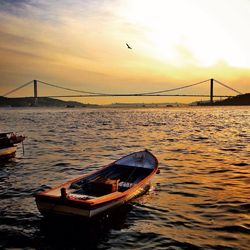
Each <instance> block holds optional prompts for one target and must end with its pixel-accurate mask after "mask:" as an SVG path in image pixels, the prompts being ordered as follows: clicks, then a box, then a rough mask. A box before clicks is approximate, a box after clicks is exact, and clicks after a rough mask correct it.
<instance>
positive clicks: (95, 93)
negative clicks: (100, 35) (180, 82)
mask: <svg viewBox="0 0 250 250" xmlns="http://www.w3.org/2000/svg"><path fill="white" fill-rule="evenodd" d="M208 81H210V79H207V80H205V81H200V82H197V83H193V84H189V85H185V86H182V87H178V88H172V89H165V90H161V91H154V92H144V93H132V94H119V93H118V94H114V93H112V94H110V93H97V92H89V91H82V90H77V89H72V88H65V87H61V86H59V85H56V84H52V83H47V82H43V81H40V80H38V82H40V83H43V84H45V85H48V86H52V87H55V88H59V89H64V90H69V91H73V92H77V93H84V94H91V95H97V96H98V95H101V96H105V95H107V96H111V95H117V96H122V95H127V96H132V95H137V96H143V95H155V94H160V93H166V92H171V91H175V90H180V89H185V88H189V87H192V86H196V85H199V84H202V83H204V82H208Z"/></svg>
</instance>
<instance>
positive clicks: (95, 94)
mask: <svg viewBox="0 0 250 250" xmlns="http://www.w3.org/2000/svg"><path fill="white" fill-rule="evenodd" d="M204 83H207V84H209V85H210V92H209V93H208V94H171V93H170V92H174V91H179V90H182V89H187V88H191V87H194V86H198V85H201V84H204ZM215 83H216V84H219V85H221V86H223V87H225V88H227V89H229V90H230V91H232V92H234V93H236V94H237V95H238V94H242V93H241V92H239V91H238V90H236V89H234V88H232V87H230V86H228V85H227V84H225V83H222V82H220V81H218V80H216V79H213V78H211V79H207V80H204V81H200V82H196V83H193V84H188V85H184V86H180V87H177V88H170V89H165V90H160V91H152V92H144V93H130V94H124V93H116V94H115V93H98V92H91V91H84V90H78V89H72V88H67V87H63V86H61V85H59V84H52V83H48V82H44V81H40V80H32V81H29V82H27V83H25V84H22V85H21V86H19V87H17V88H15V89H12V90H10V91H8V92H7V93H5V94H3V95H2V96H4V97H7V96H10V95H11V94H13V93H14V92H17V91H18V90H20V89H22V88H24V87H27V86H28V85H31V84H33V88H34V96H33V97H34V103H37V100H38V97H50V98H62V97H108V96H118V97H122V96H145V97H147V96H158V97H160V96H177V97H178V96H179V97H180V96H182V97H186V96H190V97H209V98H210V103H211V104H212V103H213V102H214V98H215V97H216V98H228V97H233V96H235V94H234V95H215V94H214V84H215ZM40 84H42V85H47V86H50V87H54V88H57V89H63V90H67V91H70V92H74V93H77V94H74V95H73V94H71V95H46V96H38V85H39V86H40Z"/></svg>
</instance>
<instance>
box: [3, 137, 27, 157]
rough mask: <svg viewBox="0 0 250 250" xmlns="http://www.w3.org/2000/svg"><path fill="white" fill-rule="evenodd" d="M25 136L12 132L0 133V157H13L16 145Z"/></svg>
mask: <svg viewBox="0 0 250 250" xmlns="http://www.w3.org/2000/svg"><path fill="white" fill-rule="evenodd" d="M24 139H25V136H23V135H18V134H16V133H13V132H8V133H0V159H1V160H3V159H4V160H5V159H10V158H13V157H15V154H16V149H17V146H16V144H18V143H20V142H22V141H23V140H24Z"/></svg>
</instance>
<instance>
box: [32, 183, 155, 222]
mask: <svg viewBox="0 0 250 250" xmlns="http://www.w3.org/2000/svg"><path fill="white" fill-rule="evenodd" d="M149 187H150V185H149V184H146V185H144V186H143V187H140V188H138V189H136V190H135V191H133V192H131V193H129V194H127V195H126V196H124V197H121V198H120V199H117V200H111V201H108V202H104V203H102V204H99V205H93V206H91V205H86V204H82V203H81V202H77V201H76V202H75V201H74V202H70V200H63V199H61V198H58V199H53V201H52V200H51V199H46V198H45V197H40V198H39V196H36V204H37V208H38V210H39V211H40V213H41V214H42V215H44V216H54V215H56V216H73V217H82V218H92V217H94V216H97V215H100V214H103V213H105V212H108V211H110V210H112V209H114V208H116V207H118V206H121V205H123V204H125V203H128V202H130V201H132V200H133V199H134V198H136V197H138V196H141V195H143V194H144V193H145V192H147V191H148V189H149Z"/></svg>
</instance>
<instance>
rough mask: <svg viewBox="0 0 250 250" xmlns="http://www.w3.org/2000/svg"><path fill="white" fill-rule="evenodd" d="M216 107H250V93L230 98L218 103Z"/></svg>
mask: <svg viewBox="0 0 250 250" xmlns="http://www.w3.org/2000/svg"><path fill="white" fill-rule="evenodd" d="M214 105H250V93H247V94H243V95H237V96H234V97H230V98H227V99H225V100H223V101H216V102H215V103H214Z"/></svg>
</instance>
